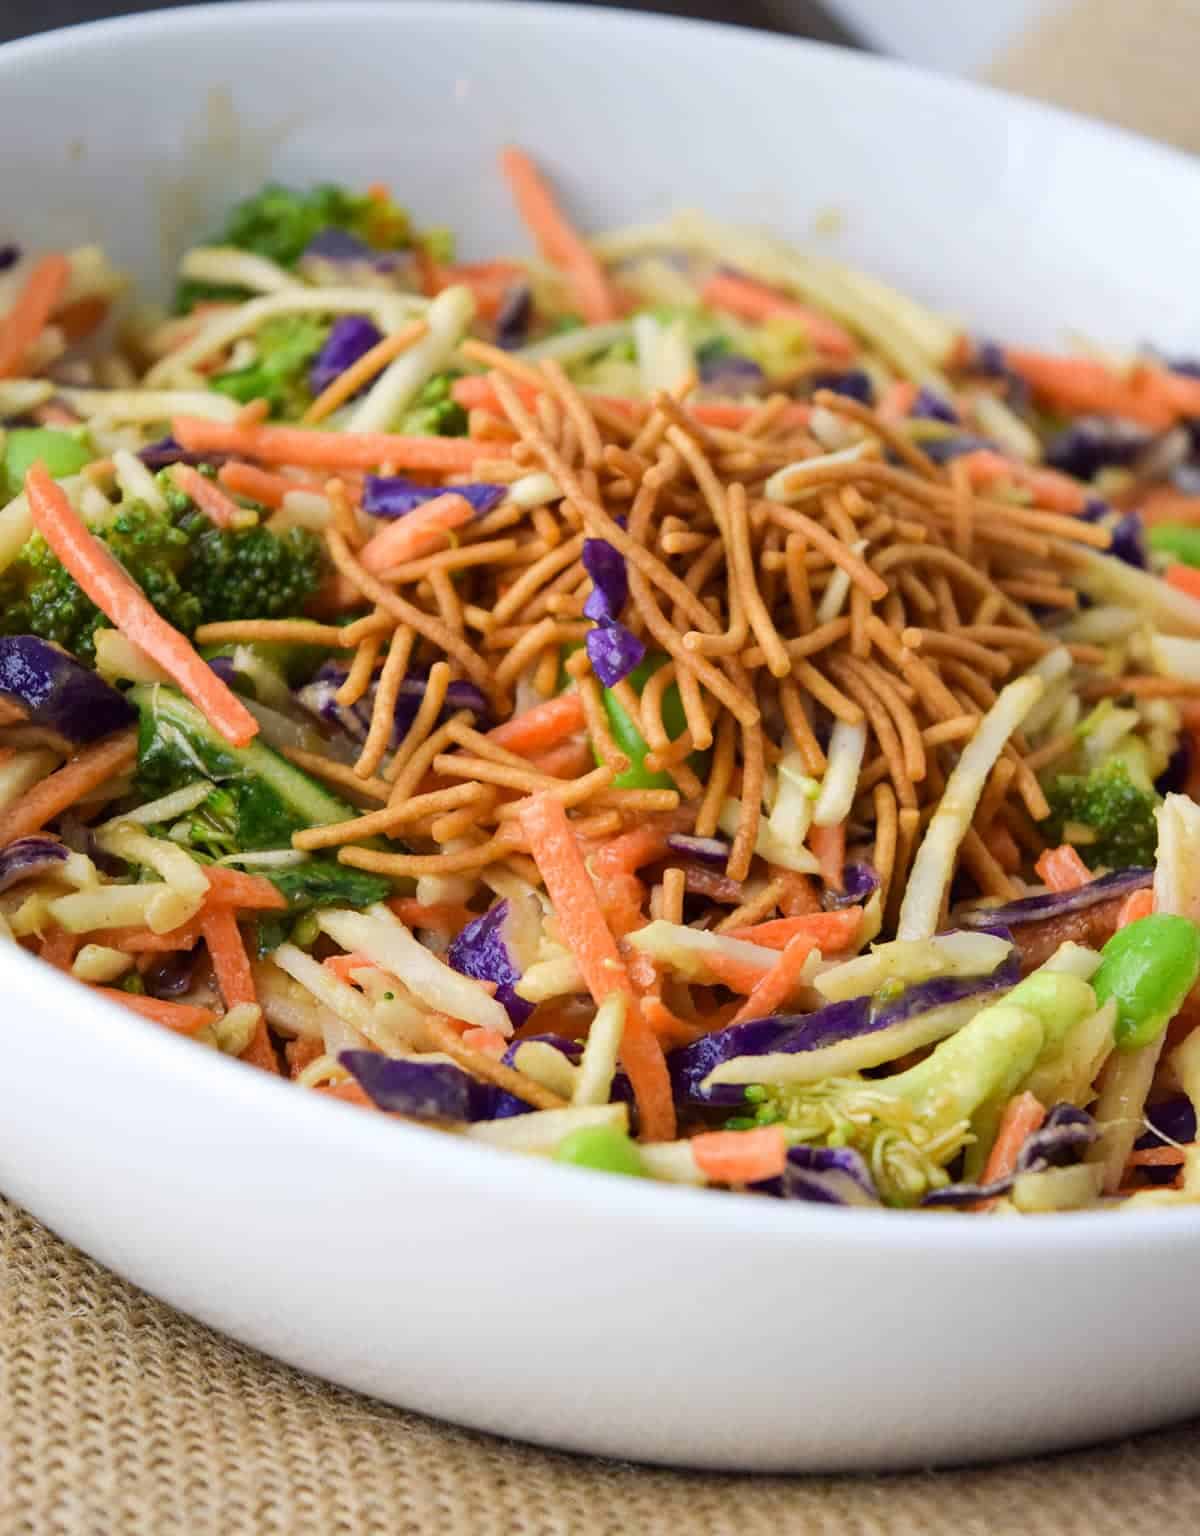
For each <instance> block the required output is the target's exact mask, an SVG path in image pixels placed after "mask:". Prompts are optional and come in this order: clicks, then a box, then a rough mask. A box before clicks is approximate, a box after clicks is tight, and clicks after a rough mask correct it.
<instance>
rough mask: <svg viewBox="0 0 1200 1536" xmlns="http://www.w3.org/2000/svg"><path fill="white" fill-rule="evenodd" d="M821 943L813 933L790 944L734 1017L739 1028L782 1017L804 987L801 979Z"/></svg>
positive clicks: (794, 939)
mask: <svg viewBox="0 0 1200 1536" xmlns="http://www.w3.org/2000/svg"><path fill="white" fill-rule="evenodd" d="M816 947H817V941H816V940H815V939H814V938H813V937H812V935H811V934H809V933H797V934H794V935H793V936H792V938H790V939H789V940H788V942H787V946H786V947H785V948H784V949H783V950H782V952H781V953H780V956H779V959H778V961H777V962H776V963H775V965H773V966H772V967H771V969H770V970H769V971H768V972H767V973H766V975H765V976H763V978H762V979H761V981H759V982H758V983H757V985H756V986H755V988H754V990H753V992H751V993H750V995H749V996H748V997H747V998H746V1001H745V1002H744V1003H743V1004H742V1006H741V1007H740V1008H739V1009H738V1011H737V1012H736V1013H735V1014H734V1016H733V1022H734V1023H735V1024H744V1023H745V1022H746V1020H747V1019H765V1018H768V1017H769V1016H770V1015H771V1014H773V1013H779V1012H780V1011H781V1010H782V1009H783V1008H784V1007H785V1006H786V1005H787V1004H788V1003H789V1002H790V1001H791V999H792V997H793V996H794V994H795V992H796V990H797V988H798V987H799V986H800V978H801V975H802V973H803V971H804V965H805V962H806V961H807V959H808V957H809V955H811V954H812V952H813V950H814V949H816Z"/></svg>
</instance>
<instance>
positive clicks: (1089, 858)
mask: <svg viewBox="0 0 1200 1536" xmlns="http://www.w3.org/2000/svg"><path fill="white" fill-rule="evenodd" d="M1046 799H1047V800H1048V801H1049V802H1050V819H1049V820H1048V821H1047V822H1046V823H1045V824H1044V825H1045V829H1046V835H1047V837H1048V838H1049V840H1050V841H1051V842H1052V843H1057V842H1061V841H1062V839H1063V831H1064V828H1065V827H1067V825H1068V824H1070V823H1074V824H1076V825H1081V826H1084V827H1088V828H1090V829H1091V831H1092V832H1093V833H1094V834H1095V836H1094V839H1093V840H1092V841H1089V842H1086V843H1085V842H1080V843H1079V845H1078V846H1079V853H1080V857H1081V858H1082V859H1083V860H1084V862H1085V863H1086V864H1087V865H1088V866H1089V868H1092V869H1096V868H1098V867H1100V866H1102V865H1103V866H1104V867H1106V868H1108V869H1129V868H1131V867H1132V866H1134V865H1150V864H1153V863H1154V853H1155V849H1156V847H1157V844H1158V829H1157V826H1156V824H1155V820H1154V812H1155V810H1156V809H1157V807H1158V804H1159V798H1158V796H1157V795H1156V794H1155V793H1154V790H1153V789H1149V788H1144V787H1143V786H1141V785H1139V784H1137V783H1135V781H1134V778H1133V775H1132V774H1131V772H1130V767H1129V763H1128V762H1127V761H1126V760H1125V759H1124V758H1121V757H1113V758H1110V759H1109V760H1108V761H1107V762H1105V763H1103V764H1101V766H1100V767H1099V768H1096V769H1093V771H1092V772H1091V773H1090V774H1087V775H1083V774H1074V773H1063V774H1059V776H1058V777H1057V778H1056V779H1055V780H1054V782H1053V783H1052V784H1051V785H1050V786H1049V788H1048V789H1047V791H1046Z"/></svg>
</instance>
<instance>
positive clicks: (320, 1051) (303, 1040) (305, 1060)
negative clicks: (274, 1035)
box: [283, 1035, 325, 1078]
mask: <svg viewBox="0 0 1200 1536" xmlns="http://www.w3.org/2000/svg"><path fill="white" fill-rule="evenodd" d="M283 1054H284V1057H285V1058H286V1060H287V1068H288V1076H289V1077H293V1078H294V1077H299V1076H300V1074H301V1072H303V1071H304V1069H305V1067H311V1066H312V1064H313V1062H314V1061H316V1060H318V1058H319V1057H321V1056H324V1054H325V1045H324V1042H323V1041H321V1040H310V1039H308V1038H307V1036H305V1035H299V1036H297V1038H296V1039H295V1040H289V1041H288V1042H287V1044H286V1045H285V1046H284V1048H283Z"/></svg>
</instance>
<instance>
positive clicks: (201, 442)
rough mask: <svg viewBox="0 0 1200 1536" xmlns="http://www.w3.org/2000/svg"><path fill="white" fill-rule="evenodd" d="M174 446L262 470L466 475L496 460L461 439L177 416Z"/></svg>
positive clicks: (483, 446)
mask: <svg viewBox="0 0 1200 1536" xmlns="http://www.w3.org/2000/svg"><path fill="white" fill-rule="evenodd" d="M172 431H173V432H174V435H175V438H176V440H177V441H178V442H179V443H180V444H181V445H182V446H183V447H184V448H185V449H186V450H187V451H188V452H189V453H235V454H237V455H238V456H239V457H244V458H247V459H258V460H260V461H261V462H262V463H263V464H296V465H298V466H300V467H301V468H304V469H338V470H343V469H375V468H377V467H378V466H379V465H380V464H394V465H395V466H396V468H397V469H428V470H444V471H445V472H446V473H447V474H450V473H456V472H458V471H460V470H468V469H470V468H471V466H472V465H473V464H474V463H475V461H476V459H480V458H492V457H494V456H495V452H496V450H495V446H494V445H492V444H488V443H473V442H471V441H470V440H469V439H468V438H465V437H404V436H402V435H401V434H399V433H396V432H322V431H317V430H316V429H314V428H309V427H239V426H238V425H237V424H236V423H234V422H227V421H209V420H207V419H206V418H202V417H199V416H176V418H175V420H174V422H173V423H172Z"/></svg>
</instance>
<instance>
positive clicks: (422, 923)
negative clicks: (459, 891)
mask: <svg viewBox="0 0 1200 1536" xmlns="http://www.w3.org/2000/svg"><path fill="white" fill-rule="evenodd" d="M388 906H389V907H390V908H391V909H392V911H393V912H394V913H395V914H396V916H397V917H398V918H399V919H400V921H401V922H402V923H403V924H404V925H405V926H406V927H408V928H431V929H433V930H434V932H436V933H448V934H455V933H460V932H461V931H462V930H463V929H464V928H465V927H466V926H467V924H468V923H470V922H474V920H475V919H476V918H477V917H478V916H479V914H478V912H472V911H471V909H470V907H464V906H463V905H462V903H461V902H457V901H432V902H427V901H418V900H417V899H416V897H415V896H394V897H393V898H392V899H391V901H389V902H388Z"/></svg>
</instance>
